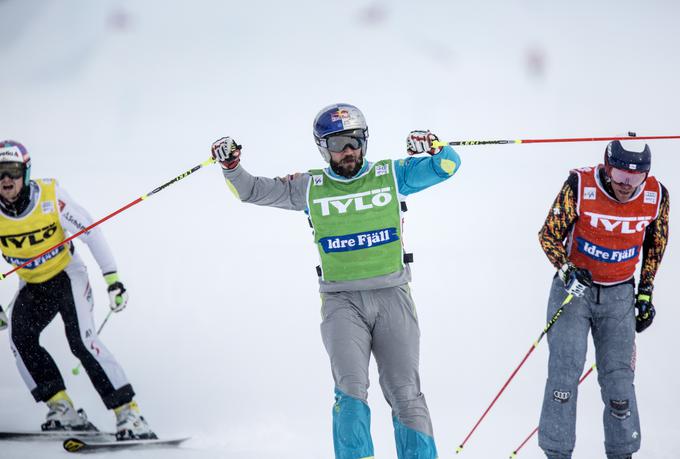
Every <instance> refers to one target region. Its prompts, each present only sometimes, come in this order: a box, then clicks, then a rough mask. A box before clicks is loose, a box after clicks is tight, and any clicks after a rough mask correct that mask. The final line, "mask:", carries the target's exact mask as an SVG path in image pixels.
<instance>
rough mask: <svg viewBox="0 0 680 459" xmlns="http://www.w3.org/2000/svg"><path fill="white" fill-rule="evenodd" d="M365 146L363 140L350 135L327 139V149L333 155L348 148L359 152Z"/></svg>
mask: <svg viewBox="0 0 680 459" xmlns="http://www.w3.org/2000/svg"><path fill="white" fill-rule="evenodd" d="M363 144H364V139H363V138H361V137H353V136H348V135H336V136H332V137H328V138H327V139H326V145H327V148H328V150H329V151H332V152H333V153H340V152H341V151H343V150H344V149H345V148H346V147H348V146H349V147H350V148H352V149H354V150H358V149H360V148H361V146H362V145H363Z"/></svg>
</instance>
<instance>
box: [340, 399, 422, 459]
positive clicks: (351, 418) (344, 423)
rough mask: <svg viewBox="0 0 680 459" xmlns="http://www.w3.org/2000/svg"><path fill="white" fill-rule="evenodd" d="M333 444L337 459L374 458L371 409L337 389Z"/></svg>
mask: <svg viewBox="0 0 680 459" xmlns="http://www.w3.org/2000/svg"><path fill="white" fill-rule="evenodd" d="M333 445H334V447H335V459H368V458H373V440H371V410H370V409H369V408H368V405H367V404H366V403H365V402H364V401H362V400H359V399H357V398H354V397H350V396H349V395H347V394H344V393H343V392H341V391H339V390H337V389H336V390H335V405H333ZM413 457H420V456H413ZM423 457H424V456H423Z"/></svg>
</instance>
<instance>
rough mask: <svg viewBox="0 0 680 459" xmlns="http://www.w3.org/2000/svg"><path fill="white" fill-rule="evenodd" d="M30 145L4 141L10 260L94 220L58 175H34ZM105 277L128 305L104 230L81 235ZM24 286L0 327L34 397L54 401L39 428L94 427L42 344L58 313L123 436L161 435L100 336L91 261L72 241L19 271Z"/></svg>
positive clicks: (22, 259) (4, 245)
mask: <svg viewBox="0 0 680 459" xmlns="http://www.w3.org/2000/svg"><path fill="white" fill-rule="evenodd" d="M30 173H31V161H30V157H29V154H28V152H27V150H26V148H25V147H24V146H23V145H22V144H20V143H18V142H14V141H9V140H8V141H3V142H0V251H2V255H3V257H4V258H5V260H6V261H7V262H8V263H10V264H11V265H13V266H21V265H22V264H24V263H26V262H27V261H29V260H32V259H33V258H34V257H36V256H38V255H40V254H42V253H43V252H45V251H46V250H49V248H50V247H53V246H54V245H56V244H58V243H60V242H63V241H64V239H66V237H67V236H66V234H67V233H77V232H78V231H81V230H82V229H83V228H86V227H88V226H89V225H90V224H92V223H93V220H92V218H91V217H90V215H89V214H88V213H87V211H85V209H83V208H82V207H80V206H79V205H78V204H77V203H76V202H74V201H73V199H72V198H71V197H70V196H69V195H68V194H67V193H66V191H65V190H64V189H63V188H61V187H60V186H59V185H58V183H57V181H56V180H53V179H37V180H31V179H30ZM81 240H82V241H83V242H84V243H85V244H87V246H88V247H89V249H90V251H91V252H92V255H93V256H94V258H95V260H96V261H97V263H98V264H99V267H100V268H101V271H102V273H103V274H104V279H105V280H106V283H107V284H108V292H109V297H110V299H111V304H110V306H111V309H112V310H113V311H115V312H119V311H121V310H123V309H124V308H125V306H126V305H127V300H128V294H127V292H126V290H125V287H124V286H123V283H122V282H121V281H120V279H119V277H118V273H117V268H116V262H115V260H114V258H113V255H112V254H111V251H110V249H109V247H108V245H107V243H106V240H105V239H104V236H103V234H102V233H101V230H100V229H98V228H95V229H93V230H91V231H88V232H87V233H84V234H83V235H82V236H81ZM17 273H18V275H19V277H20V281H19V290H18V292H17V294H16V295H15V297H14V300H13V301H12V304H11V305H10V309H11V318H10V319H9V320H8V319H7V317H6V316H5V313H4V312H1V310H0V329H4V328H7V327H8V325H9V329H10V341H11V346H12V351H13V353H14V356H15V357H16V363H17V367H18V368H19V373H20V374H21V377H22V378H23V380H24V382H25V383H26V386H28V388H29V390H30V391H31V394H32V395H33V397H34V398H35V400H36V401H37V402H45V403H46V404H47V406H48V408H49V411H48V413H47V419H46V421H45V423H44V424H42V426H41V428H42V430H79V431H82V430H91V429H94V426H93V425H92V424H91V423H90V422H89V421H88V420H87V416H86V415H85V412H84V411H83V410H82V409H81V410H77V411H76V409H75V407H74V405H73V402H72V401H71V399H70V397H69V396H68V395H67V393H66V388H65V385H64V380H63V378H62V376H61V374H60V373H59V369H58V368H57V366H56V364H55V363H54V360H53V359H52V357H51V356H50V354H49V353H48V352H47V350H45V348H43V347H42V346H41V345H40V334H41V333H42V331H43V330H44V329H45V327H47V325H49V323H50V322H52V320H53V319H54V318H55V317H56V315H57V314H60V315H61V318H62V320H63V321H64V326H65V331H66V338H67V340H68V343H69V346H70V348H71V351H72V352H73V354H74V355H75V356H76V357H78V359H80V361H81V362H82V365H83V367H84V368H85V370H86V371H87V374H88V376H89V377H90V380H91V381H92V384H93V385H94V387H95V389H96V390H97V392H98V393H99V395H100V396H101V398H102V401H103V402H104V404H105V405H106V407H107V408H108V409H111V410H114V412H115V414H116V426H117V432H116V436H117V438H118V439H120V440H127V439H142V438H156V435H155V434H154V433H153V432H152V431H151V429H150V428H149V426H148V424H147V423H146V421H145V420H144V418H143V417H142V416H141V415H140V412H139V407H138V406H137V404H136V402H135V401H134V400H133V397H134V395H135V393H134V391H133V389H132V386H131V385H130V383H129V382H128V380H127V377H126V376H125V373H124V372H123V369H122V368H121V367H120V365H119V364H118V362H117V361H116V359H115V358H114V357H113V355H112V354H111V353H110V352H109V351H108V349H107V348H106V347H105V346H104V344H103V343H102V342H101V340H100V339H99V337H98V336H97V333H96V329H95V326H94V320H93V317H92V309H93V307H94V304H93V300H92V289H91V287H90V283H89V280H88V276H87V268H86V267H85V264H84V263H83V261H82V260H81V259H80V257H79V256H78V254H77V253H76V251H75V247H74V246H73V244H72V243H68V244H64V245H62V246H60V247H58V248H56V249H54V250H51V251H49V252H47V253H45V254H43V255H41V256H40V257H38V258H36V259H35V260H32V261H31V262H30V263H28V264H27V265H26V266H25V267H23V268H21V269H20V270H18V271H17Z"/></svg>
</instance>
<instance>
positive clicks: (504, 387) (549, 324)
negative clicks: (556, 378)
mask: <svg viewBox="0 0 680 459" xmlns="http://www.w3.org/2000/svg"><path fill="white" fill-rule="evenodd" d="M573 297H574V296H573V295H572V294H569V295H567V297H566V298H565V299H564V301H563V302H562V305H561V306H560V308H559V309H558V310H557V312H556V313H555V314H554V315H553V316H552V318H551V319H550V320H549V321H548V323H547V324H546V326H545V328H543V331H542V332H541V334H540V335H539V337H538V339H537V340H536V341H535V342H534V344H533V345H532V346H531V347H530V348H529V351H528V352H527V353H526V355H525V356H524V358H523V359H522V361H521V362H520V363H519V365H518V366H517V368H515V371H513V372H512V374H511V375H510V377H509V378H508V380H507V381H505V384H503V387H501V390H500V391H499V392H498V394H496V396H495V397H494V399H493V400H492V401H491V404H490V405H489V406H488V407H487V409H486V410H485V411H484V413H483V414H482V416H481V417H480V418H479V420H478V421H477V423H476V424H475V426H474V427H473V428H472V430H471V431H470V433H469V434H467V437H465V440H463V442H462V443H461V444H460V445H459V446H458V448H456V454H458V453H460V452H461V451H463V448H464V447H465V443H467V441H468V440H469V439H470V437H471V436H472V434H473V433H474V432H475V430H477V427H478V426H479V424H481V423H482V421H483V420H484V418H485V417H486V415H487V414H488V413H489V411H491V408H492V407H493V406H494V404H495V403H496V400H498V398H499V397H500V396H501V394H502V393H503V392H504V391H505V389H506V387H508V385H509V384H510V381H512V379H513V378H514V377H515V375H516V374H517V372H518V371H519V369H520V368H522V365H524V362H526V361H527V359H528V358H529V356H530V355H531V353H532V352H534V350H535V349H536V348H537V347H538V343H539V342H540V341H541V340H542V339H543V337H544V336H545V334H546V333H548V330H550V328H551V327H552V326H553V324H554V323H555V322H557V319H559V318H560V315H561V314H562V311H563V310H564V307H565V306H566V305H567V304H569V302H570V301H571V300H572V298H573Z"/></svg>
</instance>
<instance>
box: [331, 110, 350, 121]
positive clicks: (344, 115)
mask: <svg viewBox="0 0 680 459" xmlns="http://www.w3.org/2000/svg"><path fill="white" fill-rule="evenodd" d="M348 118H349V111H347V110H342V109H340V110H338V111H337V112H335V113H331V121H340V120H346V119H348Z"/></svg>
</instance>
